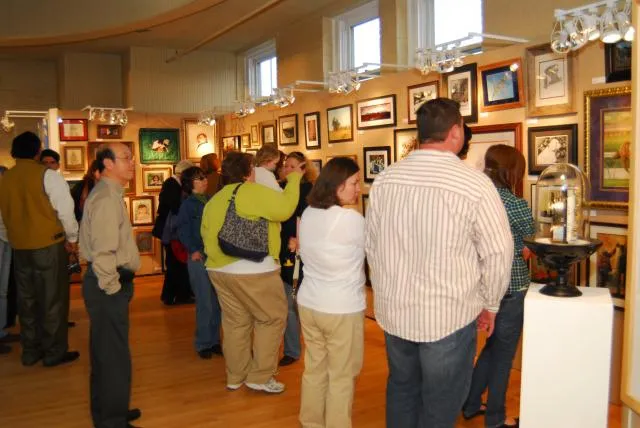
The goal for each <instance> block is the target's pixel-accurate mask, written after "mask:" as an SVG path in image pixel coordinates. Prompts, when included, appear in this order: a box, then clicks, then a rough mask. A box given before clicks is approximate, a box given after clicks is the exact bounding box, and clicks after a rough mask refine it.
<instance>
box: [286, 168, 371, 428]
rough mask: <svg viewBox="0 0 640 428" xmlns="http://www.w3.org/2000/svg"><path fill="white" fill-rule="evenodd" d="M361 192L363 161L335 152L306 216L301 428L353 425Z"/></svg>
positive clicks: (360, 316) (361, 295)
mask: <svg viewBox="0 0 640 428" xmlns="http://www.w3.org/2000/svg"><path fill="white" fill-rule="evenodd" d="M359 195H360V174H359V168H358V165H357V164H356V163H355V162H354V161H353V160H352V159H350V158H346V157H337V158H333V159H332V160H330V161H329V162H328V163H327V165H326V166H325V167H324V168H323V169H322V172H321V173H320V176H319V177H318V179H317V181H316V184H315V185H314V187H313V190H312V191H311V193H310V194H309V199H308V202H309V206H308V208H307V209H306V210H305V211H304V213H303V214H302V220H301V221H300V230H299V239H300V257H301V259H302V262H303V263H304V268H303V272H304V280H303V284H302V285H301V287H300V291H299V292H298V309H299V314H300V322H301V325H302V332H303V334H304V341H305V345H306V350H305V357H304V365H305V367H304V374H303V376H302V398H301V404H300V422H301V424H302V426H303V427H327V428H329V427H336V428H349V427H351V407H352V403H353V391H354V386H355V378H356V376H358V374H359V373H360V369H361V368H362V360H363V355H364V309H365V306H366V299H365V291H364V284H365V275H364V257H365V254H364V218H363V217H362V215H360V213H358V212H356V211H354V210H352V209H348V208H344V205H353V204H355V203H356V202H357V200H358V196H359Z"/></svg>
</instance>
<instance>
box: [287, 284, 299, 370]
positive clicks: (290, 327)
mask: <svg viewBox="0 0 640 428" xmlns="http://www.w3.org/2000/svg"><path fill="white" fill-rule="evenodd" d="M283 284H284V294H286V295H287V305H288V312H287V325H286V328H285V330H284V355H287V356H289V357H291V358H295V359H296V360H299V359H300V352H301V351H300V320H299V319H298V313H297V312H296V308H295V302H294V301H293V286H291V284H288V283H286V282H284V281H283Z"/></svg>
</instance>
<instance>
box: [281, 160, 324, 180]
mask: <svg viewBox="0 0 640 428" xmlns="http://www.w3.org/2000/svg"><path fill="white" fill-rule="evenodd" d="M293 171H297V172H299V173H300V174H302V175H303V178H304V180H306V181H308V182H310V183H314V182H315V181H316V179H317V178H318V171H316V169H315V167H314V166H313V165H312V164H311V162H310V161H309V159H307V157H306V156H305V155H304V154H303V153H302V152H291V153H289V154H288V155H287V157H286V159H285V161H284V165H283V168H282V175H283V176H284V177H286V176H287V175H289V174H290V173H292V172H293ZM284 177H283V178H284Z"/></svg>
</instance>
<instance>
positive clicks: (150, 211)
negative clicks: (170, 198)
mask: <svg viewBox="0 0 640 428" xmlns="http://www.w3.org/2000/svg"><path fill="white" fill-rule="evenodd" d="M154 213H155V198H154V197H153V196H137V197H132V198H131V224H132V225H133V226H152V225H153V216H154Z"/></svg>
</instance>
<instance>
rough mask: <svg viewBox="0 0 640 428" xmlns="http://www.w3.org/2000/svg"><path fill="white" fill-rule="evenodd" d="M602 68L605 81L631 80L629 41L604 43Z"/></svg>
mask: <svg viewBox="0 0 640 428" xmlns="http://www.w3.org/2000/svg"><path fill="white" fill-rule="evenodd" d="M604 70H605V79H606V82H607V83H613V82H621V81H625V80H631V42H627V41H626V40H620V41H619V42H617V43H605V45H604Z"/></svg>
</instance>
